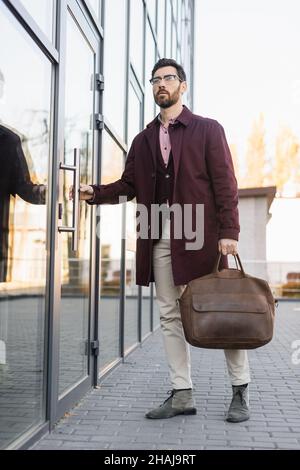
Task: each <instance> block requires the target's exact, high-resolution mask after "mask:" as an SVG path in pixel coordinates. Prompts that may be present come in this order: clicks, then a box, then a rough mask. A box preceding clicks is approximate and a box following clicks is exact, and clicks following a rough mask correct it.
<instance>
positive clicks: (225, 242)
mask: <svg viewBox="0 0 300 470" xmlns="http://www.w3.org/2000/svg"><path fill="white" fill-rule="evenodd" d="M219 251H220V252H221V253H222V255H236V254H237V252H238V242H237V241H236V240H231V239H230V238H221V239H220V240H219Z"/></svg>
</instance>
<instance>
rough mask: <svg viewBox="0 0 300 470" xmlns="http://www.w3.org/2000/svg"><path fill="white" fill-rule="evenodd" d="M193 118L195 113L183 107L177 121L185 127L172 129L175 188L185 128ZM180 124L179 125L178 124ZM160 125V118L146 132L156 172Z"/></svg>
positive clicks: (156, 118) (148, 126)
mask: <svg viewBox="0 0 300 470" xmlns="http://www.w3.org/2000/svg"><path fill="white" fill-rule="evenodd" d="M192 116H193V113H192V112H191V111H190V110H189V109H188V108H187V107H186V106H185V105H183V110H182V112H181V113H180V115H179V116H178V117H177V118H176V121H179V122H180V123H181V124H183V126H181V125H177V126H176V125H175V124H174V128H175V127H176V131H175V129H174V130H172V132H171V129H170V131H169V132H170V139H171V147H172V155H173V159H174V187H175V184H176V179H177V175H178V171H179V162H180V158H181V147H182V139H183V132H184V127H187V126H188V124H189V122H190V121H191V119H192ZM177 124H178V123H177ZM159 125H160V121H159V119H158V116H156V117H155V119H153V121H151V122H150V123H149V124H148V125H147V126H146V129H145V130H144V135H145V137H146V140H147V142H148V146H149V149H150V153H151V158H152V167H153V169H154V170H155V169H156V142H157V139H158V138H159ZM172 127H173V126H172Z"/></svg>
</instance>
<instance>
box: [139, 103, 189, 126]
mask: <svg viewBox="0 0 300 470" xmlns="http://www.w3.org/2000/svg"><path fill="white" fill-rule="evenodd" d="M158 116H159V114H158V115H157V116H156V117H155V118H154V119H153V121H151V122H149V124H147V126H146V129H149V128H151V127H153V126H155V125H156V124H160V121H159V119H158ZM192 116H193V113H192V112H191V111H190V110H189V108H188V107H187V106H186V105H185V104H184V105H183V109H182V111H181V113H180V114H179V116H177V118H176V121H179V122H181V123H182V124H183V125H184V126H185V127H186V126H188V124H189V122H190V120H191V119H192Z"/></svg>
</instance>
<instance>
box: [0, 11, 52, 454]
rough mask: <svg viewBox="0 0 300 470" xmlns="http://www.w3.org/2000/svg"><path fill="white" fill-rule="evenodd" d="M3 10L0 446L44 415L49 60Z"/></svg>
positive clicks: (0, 25) (0, 23)
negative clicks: (4, 44)
mask: <svg viewBox="0 0 300 470" xmlns="http://www.w3.org/2000/svg"><path fill="white" fill-rule="evenodd" d="M5 11H6V7H3V5H0V31H1V34H2V35H3V37H5V43H6V46H5V47H1V48H0V68H1V70H0V110H1V114H0V168H1V172H0V448H2V447H7V446H8V445H9V444H10V442H12V441H14V440H15V439H16V438H17V437H19V436H20V435H22V434H23V433H25V431H27V430H29V429H30V428H31V427H32V426H34V425H38V424H39V423H42V422H43V421H44V419H45V407H44V398H43V397H44V392H45V381H44V376H45V369H44V346H45V345H44V337H45V295H46V282H47V281H46V276H47V270H46V263H47V250H46V219H47V207H46V201H47V186H48V184H49V181H48V172H49V168H48V162H49V158H50V145H49V144H50V143H49V137H50V136H49V128H50V102H51V97H50V91H51V65H50V63H49V62H48V60H47V59H46V57H45V56H43V55H42V53H41V52H40V51H39V49H38V48H37V47H36V45H35V44H34V43H33V41H31V40H30V38H29V37H28V36H27V35H25V33H24V32H23V29H22V28H21V27H20V26H19V25H17V23H16V22H15V21H14V19H13V17H12V16H11V15H10V14H9V15H8V12H7V15H8V16H6V13H4V12H5ZM16 57H17V58H18V60H16ZM28 64H30V67H29V66H28ZM20 70H21V71H22V70H23V71H26V73H22V86H20Z"/></svg>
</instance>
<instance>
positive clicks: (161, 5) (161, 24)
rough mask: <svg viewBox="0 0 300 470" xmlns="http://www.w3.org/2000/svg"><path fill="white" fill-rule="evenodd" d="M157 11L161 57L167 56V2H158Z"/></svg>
mask: <svg viewBox="0 0 300 470" xmlns="http://www.w3.org/2000/svg"><path fill="white" fill-rule="evenodd" d="M157 8H158V10H157V38H158V39H157V41H158V48H159V53H160V57H164V55H165V1H163V2H161V1H159V2H158V7H157Z"/></svg>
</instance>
